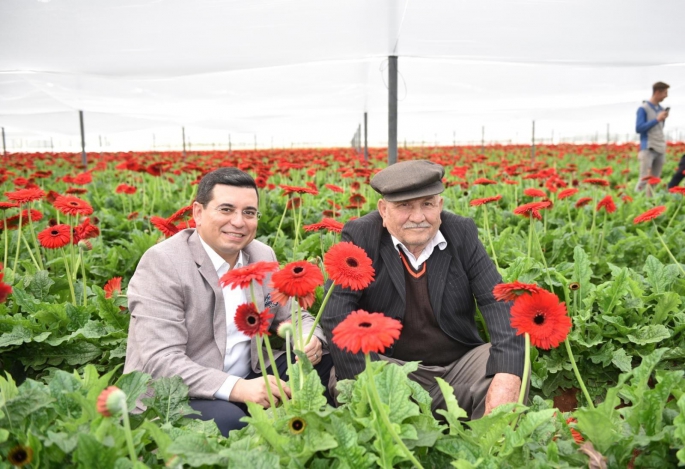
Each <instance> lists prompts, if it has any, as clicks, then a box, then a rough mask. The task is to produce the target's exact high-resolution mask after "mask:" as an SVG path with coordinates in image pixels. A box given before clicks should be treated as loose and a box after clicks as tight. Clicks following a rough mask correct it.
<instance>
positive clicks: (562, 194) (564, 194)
mask: <svg viewBox="0 0 685 469" xmlns="http://www.w3.org/2000/svg"><path fill="white" fill-rule="evenodd" d="M577 192H578V189H576V188H575V187H570V188H568V189H564V190H563V191H561V192H559V195H557V199H559V200H563V199H565V198H567V197H571V196H572V195H573V194H575V193H577Z"/></svg>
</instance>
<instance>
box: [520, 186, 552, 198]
mask: <svg viewBox="0 0 685 469" xmlns="http://www.w3.org/2000/svg"><path fill="white" fill-rule="evenodd" d="M523 193H524V194H525V195H527V196H528V197H547V194H545V191H543V190H540V189H535V188H534V187H529V188H528V189H524V190H523Z"/></svg>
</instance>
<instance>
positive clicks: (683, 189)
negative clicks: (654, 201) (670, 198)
mask: <svg viewBox="0 0 685 469" xmlns="http://www.w3.org/2000/svg"><path fill="white" fill-rule="evenodd" d="M668 192H671V193H673V194H682V195H685V187H680V186H676V187H671V188H670V189H669V190H668Z"/></svg>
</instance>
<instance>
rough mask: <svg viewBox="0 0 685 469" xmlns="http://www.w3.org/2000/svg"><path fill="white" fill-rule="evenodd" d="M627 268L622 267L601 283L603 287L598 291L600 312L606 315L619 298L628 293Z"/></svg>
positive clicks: (617, 302)
mask: <svg viewBox="0 0 685 469" xmlns="http://www.w3.org/2000/svg"><path fill="white" fill-rule="evenodd" d="M627 279H628V270H627V269H626V268H622V269H621V270H620V272H619V273H618V274H617V275H615V276H614V278H613V279H612V280H611V281H610V282H607V283H605V284H604V285H602V286H603V287H604V288H603V289H601V290H600V292H599V293H598V300H599V305H600V306H601V308H602V313H603V314H606V315H607V316H608V315H610V314H611V312H612V310H613V309H614V308H615V307H616V305H617V304H619V302H620V300H621V298H623V297H624V296H625V295H626V293H628V282H627Z"/></svg>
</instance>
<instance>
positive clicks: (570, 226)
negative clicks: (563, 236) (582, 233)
mask: <svg viewBox="0 0 685 469" xmlns="http://www.w3.org/2000/svg"><path fill="white" fill-rule="evenodd" d="M565 205H566V216H567V218H568V226H569V228H571V234H572V235H573V237H574V238H575V237H576V231H575V230H574V229H573V225H574V223H573V221H571V209H570V207H569V205H570V204H569V203H566V204H565Z"/></svg>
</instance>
